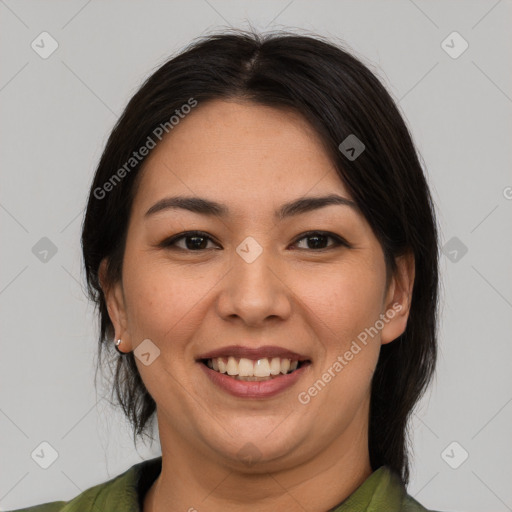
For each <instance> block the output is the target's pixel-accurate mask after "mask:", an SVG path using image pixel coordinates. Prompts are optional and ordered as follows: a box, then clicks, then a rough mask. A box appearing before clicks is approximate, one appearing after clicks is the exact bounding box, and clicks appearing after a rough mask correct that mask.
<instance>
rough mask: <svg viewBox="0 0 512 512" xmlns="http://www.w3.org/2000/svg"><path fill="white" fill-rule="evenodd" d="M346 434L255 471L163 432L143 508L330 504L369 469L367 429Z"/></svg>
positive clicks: (193, 511) (245, 510)
mask: <svg viewBox="0 0 512 512" xmlns="http://www.w3.org/2000/svg"><path fill="white" fill-rule="evenodd" d="M159 424H160V423H159ZM356 426H359V427H360V424H359V425H358V422H354V427H356ZM344 434H346V435H344V436H343V437H339V438H337V439H335V441H334V442H333V443H331V444H329V445H328V446H326V447H325V449H324V450H323V451H322V452H321V453H317V454H315V456H314V457H313V458H311V459H310V460H308V461H305V462H303V463H302V464H300V465H296V466H293V467H288V468H285V469H280V470H278V471H265V472H259V473H256V472H252V473H251V472H247V471H246V472H241V471H236V470H234V469H232V468H229V467H227V466H226V465H223V464H221V463H219V461H218V458H217V459H215V458H213V459H210V458H207V457H205V454H204V452H200V451H193V450H194V449H193V448H192V449H191V447H190V446H186V444H184V443H183V442H181V443H180V442H178V441H177V440H175V439H172V437H167V439H172V442H168V443H166V442H165V440H164V439H165V438H164V439H162V435H161V436H160V437H161V446H162V471H161V473H160V475H159V477H158V478H157V479H156V481H155V482H154V484H153V486H152V487H151V489H150V490H149V491H148V493H147V494H146V496H145V499H144V508H143V512H164V511H165V512H174V511H178V510H179V511H184V510H185V511H189V512H197V511H200V510H208V511H209V512H220V511H223V512H231V511H233V512H235V511H236V512H253V511H258V512H274V511H275V510H288V511H290V512H295V511H297V512H299V511H300V512H303V511H304V510H322V511H324V510H329V509H331V508H333V507H335V506H336V505H338V504H339V503H341V502H342V501H344V500H345V499H346V498H347V497H348V496H350V495H351V494H352V493H353V492H354V491H355V490H356V489H357V488H358V487H359V486H360V485H361V484H362V483H363V482H364V481H365V480H366V479H367V478H368V477H369V476H370V475H371V473H372V469H371V466H370V457H369V452H368V435H367V429H361V428H359V429H356V428H350V427H349V428H348V429H347V431H346V432H345V433H344Z"/></svg>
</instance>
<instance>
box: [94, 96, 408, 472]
mask: <svg viewBox="0 0 512 512" xmlns="http://www.w3.org/2000/svg"><path fill="white" fill-rule="evenodd" d="M177 196H186V197H191V198H195V199H197V198H202V199H204V200H207V201H212V202H215V203H218V204H219V205H220V206H221V208H219V210H222V213H219V212H217V213H212V212H211V211H210V212H209V213H208V212H206V211H202V212H200V211H191V210H190V209H187V208H185V207H178V206H176V205H174V206H172V205H171V204H170V202H169V201H167V202H165V201H164V202H162V200H165V199H169V198H176V197H177ZM325 196H338V197H340V198H342V200H341V201H340V202H339V204H336V203H333V202H331V203H330V204H325V203H322V202H318V203H317V204H316V205H315V204H313V203H311V202H309V203H305V204H306V206H307V205H308V204H309V207H304V208H300V207H297V208H287V209H285V210H284V211H281V210H282V208H283V206H284V205H287V204H290V203H294V202H296V201H298V200H304V199H307V198H321V197H325ZM188 204H189V205H191V204H192V203H190V202H189V203H188ZM155 205H156V206H155ZM182 206H183V204H182ZM315 206H316V207H315ZM224 210H225V211H224ZM279 211H281V213H282V215H277V214H276V212H279ZM194 230H196V231H201V232H202V233H200V234H197V233H188V234H187V232H190V231H194ZM397 264H398V272H397V274H396V275H394V276H392V278H391V279H390V282H389V286H386V267H385V262H384V254H383V251H382V248H381V246H380V244H379V242H378V240H377V238H376V237H375V235H374V234H373V232H372V230H371V228H370V226H369V224H368V222H367V221H366V220H365V218H364V217H363V215H362V214H361V212H360V211H359V210H358V209H357V207H356V206H355V204H353V202H352V197H351V196H350V194H349V193H348V191H347V189H346V188H345V186H344V184H343V182H342V181H341V179H340V177H339V175H338V174H337V173H336V171H335V169H334V167H333V165H332V163H331V161H330V160H329V158H328V156H327V154H326V153H325V151H324V149H323V148H322V145H321V143H320V140H319V139H318V138H317V136H316V135H315V133H314V132H313V131H312V130H311V128H310V127H309V126H308V124H307V123H306V122H305V121H304V120H303V119H302V118H301V117H300V116H299V115H298V114H295V113H290V112H285V111H283V110H278V109H274V108H270V107H263V106H261V105H255V104H252V103H245V102H235V101H229V102H228V101H220V100H216V101H212V102H209V103H205V104H203V105H201V104H199V105H198V107H197V108H196V109H194V111H192V112H191V113H190V114H189V115H188V116H187V117H186V118H185V119H183V120H181V121H180V124H179V125H177V126H175V127H174V129H173V130H172V132H170V133H169V135H168V136H167V138H164V139H163V141H162V143H161V144H160V145H159V146H157V147H156V148H155V149H154V150H152V152H151V153H150V155H149V156H148V158H147V160H146V162H145V165H144V169H143V171H142V175H141V176H140V182H139V186H138V188H137V192H136V196H135V199H134V203H133V207H132V211H131V216H130V219H129V227H128V234H127V242H126V249H125V255H124V260H123V270H122V280H121V281H119V282H117V283H113V284H112V285H111V286H110V287H104V289H105V291H106V297H107V303H108V309H109V313H110V317H111V319H112V321H113V324H114V326H115V329H116V337H118V338H119V337H120V338H121V339H122V340H123V343H122V345H121V349H122V350H123V351H125V352H127V351H129V350H136V349H137V347H138V346H139V345H140V344H141V342H143V340H150V341H145V342H144V343H146V345H141V347H144V350H142V352H146V353H149V354H150V355H149V356H145V357H146V360H147V361H151V362H150V364H145V362H147V361H144V359H143V358H139V357H136V362H137V366H138V369H139V372H140V374H141V377H142V379H143V381H144V384H145V385H146V387H147V389H148V391H149V392H150V394H151V395H152V397H153V398H154V400H155V402H156V404H157V410H158V422H159V429H160V438H161V442H162V449H164V443H166V442H169V443H171V442H172V443H174V445H175V446H176V445H179V446H180V447H182V449H183V450H188V451H189V453H190V454H193V453H196V454H198V453H200V454H201V457H203V458H204V459H205V460H211V461H220V462H221V463H222V464H223V465H224V466H227V467H232V468H241V467H242V464H244V461H243V460H242V459H244V456H245V455H249V456H252V457H253V458H257V459H259V460H260V466H259V467H261V468H263V469H265V468H266V466H265V464H267V463H268V464H269V465H271V466H268V467H273V468H285V467H291V466H294V465H300V464H301V463H302V462H304V461H306V460H311V459H312V458H314V457H315V456H317V455H318V454H320V453H325V452H326V450H327V449H328V448H329V447H334V446H337V447H338V448H339V449H345V450H350V449H352V448H351V447H353V446H359V445H360V446H364V445H365V443H366V437H365V433H366V431H367V430H366V429H367V424H368V411H369V398H370V384H371V379H372V375H373V372H374V370H375V366H376V364H377V360H378V356H379V350H380V347H381V344H383V343H389V342H391V341H392V340H394V339H395V338H396V337H398V336H399V335H400V334H401V333H402V332H403V331H404V329H405V326H406V321H407V315H408V310H409V304H408V297H409V296H410V292H411V288H412V281H413V277H414V276H413V273H412V272H413V271H412V262H411V260H410V259H403V260H398V261H397ZM103 270H104V266H102V271H103ZM226 347H227V348H226ZM136 353H137V352H136ZM215 354H217V355H220V356H223V357H221V361H219V360H218V359H216V358H212V357H211V356H213V355H215ZM230 356H231V357H233V360H232V361H231V363H230V360H229V357H230ZM210 358H211V359H212V361H211V363H210V365H212V366H214V368H213V369H211V368H208V366H207V365H208V364H209V363H208V361H207V360H208V359H210ZM267 358H268V359H267ZM240 359H245V360H249V363H247V361H242V362H240V364H237V363H238V362H239V360H240ZM286 359H290V360H291V363H290V364H291V368H293V367H294V361H297V363H296V364H297V370H295V371H293V372H291V373H286V374H283V373H282V372H283V371H284V372H286V371H287V366H288V363H287V362H286V361H285V360H286ZM273 360H274V361H273ZM267 361H268V367H267ZM205 363H206V364H205ZM222 363H224V364H226V366H227V370H226V368H224V370H226V372H227V373H221V370H222V369H223V367H222ZM248 364H249V366H248ZM219 365H220V366H219ZM216 367H217V369H218V371H217V369H216ZM249 367H250V369H249V373H250V371H257V373H258V372H259V371H261V372H263V374H265V375H268V368H270V370H271V371H273V372H274V373H276V372H277V371H278V372H279V376H277V375H273V374H272V375H271V376H270V377H260V378H256V379H252V380H249V381H248V380H240V379H239V378H236V376H235V375H231V376H230V375H228V374H229V373H232V374H233V373H244V372H245V371H246V370H245V369H246V368H249ZM242 368H243V369H242ZM255 368H259V370H254V369H255ZM278 368H279V369H278ZM288 371H289V370H288ZM355 439H358V440H360V441H361V442H360V443H355V442H354V440H355ZM338 453H339V452H338ZM354 456H357V454H354Z"/></svg>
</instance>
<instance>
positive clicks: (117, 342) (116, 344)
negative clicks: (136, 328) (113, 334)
mask: <svg viewBox="0 0 512 512" xmlns="http://www.w3.org/2000/svg"><path fill="white" fill-rule="evenodd" d="M120 344H121V339H118V340H117V341H116V343H115V347H116V350H117V351H118V352H119V353H120V354H122V355H124V354H125V353H124V352H123V351H122V350H119V345H120Z"/></svg>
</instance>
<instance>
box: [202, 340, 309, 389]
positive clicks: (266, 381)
mask: <svg viewBox="0 0 512 512" xmlns="http://www.w3.org/2000/svg"><path fill="white" fill-rule="evenodd" d="M196 362H197V363H198V364H199V366H200V368H201V369H202V370H203V372H204V373H205V374H206V376H207V377H208V379H209V380H210V382H211V383H213V384H214V385H215V386H216V387H218V388H220V389H221V390H223V391H226V392H228V393H229V394H231V395H234V396H237V397H242V398H270V397H272V396H275V395H277V394H279V393H281V392H283V391H284V390H285V389H287V388H290V387H291V386H293V384H295V383H296V382H297V381H298V380H299V379H300V378H301V376H303V375H305V374H306V373H307V372H308V371H309V370H310V366H311V364H312V361H311V359H309V358H308V357H306V356H303V355H301V354H297V353H296V352H292V351H290V350H285V349H282V348H280V347H272V346H265V347H259V348H250V347H241V346H231V347H224V348H223V349H219V350H215V351H212V352H209V353H207V354H202V355H201V356H199V357H198V358H197V359H196Z"/></svg>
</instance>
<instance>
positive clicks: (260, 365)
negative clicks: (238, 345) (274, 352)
mask: <svg viewBox="0 0 512 512" xmlns="http://www.w3.org/2000/svg"><path fill="white" fill-rule="evenodd" d="M240 362H242V361H241V360H240ZM240 375H242V374H240ZM254 376H255V377H270V365H269V364H268V359H267V358H265V359H258V360H257V361H256V362H255V363H254Z"/></svg>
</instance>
